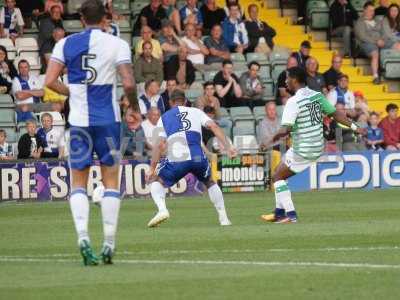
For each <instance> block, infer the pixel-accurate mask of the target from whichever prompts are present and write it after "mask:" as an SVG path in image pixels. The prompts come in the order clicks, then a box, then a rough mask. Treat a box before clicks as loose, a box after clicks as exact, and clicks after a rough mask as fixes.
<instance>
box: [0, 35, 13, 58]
mask: <svg viewBox="0 0 400 300" xmlns="http://www.w3.org/2000/svg"><path fill="white" fill-rule="evenodd" d="M0 45H1V46H4V47H5V48H6V50H7V54H8V59H10V60H13V59H14V58H15V57H16V56H17V49H15V46H14V44H13V42H12V40H11V39H8V38H4V39H0Z"/></svg>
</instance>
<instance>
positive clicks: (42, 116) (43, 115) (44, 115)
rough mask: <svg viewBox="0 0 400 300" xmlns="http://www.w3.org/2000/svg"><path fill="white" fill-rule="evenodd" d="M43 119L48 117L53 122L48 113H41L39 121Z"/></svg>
mask: <svg viewBox="0 0 400 300" xmlns="http://www.w3.org/2000/svg"><path fill="white" fill-rule="evenodd" d="M44 117H49V118H50V119H51V120H53V116H52V115H51V114H49V113H48V112H45V113H43V114H42V115H41V116H40V120H42V121H43V118H44Z"/></svg>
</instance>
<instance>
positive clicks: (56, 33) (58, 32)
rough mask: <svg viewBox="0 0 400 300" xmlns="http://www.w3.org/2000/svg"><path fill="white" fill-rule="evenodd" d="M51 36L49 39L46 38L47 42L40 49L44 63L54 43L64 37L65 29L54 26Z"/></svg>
mask: <svg viewBox="0 0 400 300" xmlns="http://www.w3.org/2000/svg"><path fill="white" fill-rule="evenodd" d="M52 37H53V38H52V39H51V40H48V41H47V43H46V44H44V45H43V47H42V48H41V50H40V55H41V57H42V58H43V61H44V63H45V65H47V64H48V62H49V60H50V56H51V54H52V52H53V48H54V46H55V45H56V43H57V42H58V41H60V40H62V39H63V38H64V37H65V30H64V29H63V28H61V27H56V28H54V30H53V35H52Z"/></svg>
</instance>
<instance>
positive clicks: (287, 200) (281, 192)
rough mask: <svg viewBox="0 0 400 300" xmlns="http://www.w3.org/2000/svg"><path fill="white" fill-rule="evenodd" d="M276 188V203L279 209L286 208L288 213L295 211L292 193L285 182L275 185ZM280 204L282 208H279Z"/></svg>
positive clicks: (278, 182) (281, 181) (280, 181)
mask: <svg viewBox="0 0 400 300" xmlns="http://www.w3.org/2000/svg"><path fill="white" fill-rule="evenodd" d="M274 188H275V201H276V205H277V206H276V207H277V208H284V209H285V211H286V213H288V212H291V211H294V210H295V209H294V205H293V201H292V194H291V193H290V190H289V187H288V186H287V184H286V181H285V180H279V181H277V182H275V183H274ZM278 203H279V205H280V207H278Z"/></svg>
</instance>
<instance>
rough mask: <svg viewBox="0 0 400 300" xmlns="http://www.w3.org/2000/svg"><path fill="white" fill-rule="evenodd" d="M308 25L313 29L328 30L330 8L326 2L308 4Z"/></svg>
mask: <svg viewBox="0 0 400 300" xmlns="http://www.w3.org/2000/svg"><path fill="white" fill-rule="evenodd" d="M307 23H308V25H309V26H310V27H311V28H312V29H328V27H329V7H328V4H327V3H326V1H325V0H311V1H308V2H307Z"/></svg>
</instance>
